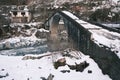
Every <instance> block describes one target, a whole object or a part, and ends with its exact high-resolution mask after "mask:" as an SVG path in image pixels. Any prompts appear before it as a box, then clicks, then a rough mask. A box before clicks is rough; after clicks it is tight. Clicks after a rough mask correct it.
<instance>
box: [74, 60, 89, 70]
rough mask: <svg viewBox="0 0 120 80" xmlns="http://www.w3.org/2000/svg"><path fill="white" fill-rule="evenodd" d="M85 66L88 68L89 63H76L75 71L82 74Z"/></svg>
mask: <svg viewBox="0 0 120 80" xmlns="http://www.w3.org/2000/svg"><path fill="white" fill-rule="evenodd" d="M87 66H89V63H87V62H86V61H84V62H82V63H80V64H77V63H76V71H80V72H82V71H83V70H84V69H85V68H86V67H87Z"/></svg>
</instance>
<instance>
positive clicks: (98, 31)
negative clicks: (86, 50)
mask: <svg viewBox="0 0 120 80" xmlns="http://www.w3.org/2000/svg"><path fill="white" fill-rule="evenodd" d="M63 13H64V14H66V15H68V16H69V17H71V18H72V19H74V20H75V21H76V22H77V23H79V24H80V25H81V26H83V27H84V28H85V29H87V30H88V31H89V32H90V33H91V34H92V37H91V38H92V40H94V42H95V43H97V44H98V45H100V44H102V45H105V46H107V47H110V48H111V50H112V51H116V52H117V53H116V54H117V56H118V57H119V58H120V51H119V50H120V34H119V33H117V32H113V31H109V30H107V29H104V28H102V27H100V26H97V25H94V24H91V23H89V22H86V21H83V20H80V19H79V18H78V17H76V16H75V15H73V14H72V13H70V12H68V11H63Z"/></svg>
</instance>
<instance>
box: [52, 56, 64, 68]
mask: <svg viewBox="0 0 120 80" xmlns="http://www.w3.org/2000/svg"><path fill="white" fill-rule="evenodd" d="M65 65H66V59H65V58H61V59H58V60H57V61H56V62H54V67H55V69H58V67H60V66H65Z"/></svg>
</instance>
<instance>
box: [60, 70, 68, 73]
mask: <svg viewBox="0 0 120 80" xmlns="http://www.w3.org/2000/svg"><path fill="white" fill-rule="evenodd" d="M60 72H62V73H66V72H68V73H70V70H61V71H60Z"/></svg>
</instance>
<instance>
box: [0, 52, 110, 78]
mask: <svg viewBox="0 0 120 80" xmlns="http://www.w3.org/2000/svg"><path fill="white" fill-rule="evenodd" d="M45 54H51V53H50V52H49V53H44V55H45ZM52 54H53V53H52ZM80 54H81V53H80ZM42 55H43V54H42ZM33 56H34V55H33ZM35 56H36V57H37V56H41V55H35ZM55 56H56V55H55ZM55 56H54V55H52V56H46V57H43V58H41V59H35V60H31V59H28V60H22V58H23V57H24V56H19V57H17V56H16V57H14V56H2V55H0V76H4V77H2V78H0V80H44V79H42V78H45V79H47V78H48V76H49V75H50V74H52V75H54V77H53V80H80V79H82V80H111V79H110V78H109V77H108V76H107V75H104V74H103V73H102V71H101V70H100V68H99V67H98V65H97V64H96V63H95V62H94V60H93V59H91V58H89V56H85V55H83V54H81V59H75V58H69V57H65V59H66V62H68V63H71V64H74V63H75V62H77V63H78V62H79V63H80V62H83V61H87V63H89V66H88V67H87V68H85V69H84V71H83V72H76V71H75V70H71V69H70V68H69V67H68V66H67V65H65V66H61V67H59V68H58V69H55V68H54V66H53V57H55ZM57 57H58V58H60V57H61V56H60V55H57ZM62 70H69V71H70V72H65V73H62V72H61V71H62ZM88 70H91V71H92V73H88Z"/></svg>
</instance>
